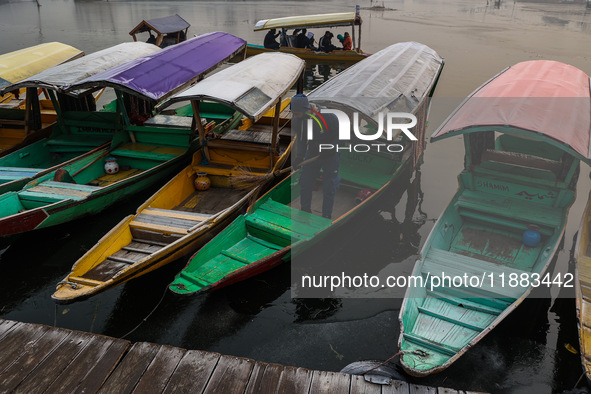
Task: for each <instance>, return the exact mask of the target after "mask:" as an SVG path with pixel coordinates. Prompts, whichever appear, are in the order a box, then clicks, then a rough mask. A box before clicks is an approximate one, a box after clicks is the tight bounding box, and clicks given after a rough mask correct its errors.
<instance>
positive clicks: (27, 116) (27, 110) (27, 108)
mask: <svg viewBox="0 0 591 394" xmlns="http://www.w3.org/2000/svg"><path fill="white" fill-rule="evenodd" d="M30 93H31V88H27V93H26V95H27V96H26V97H25V135H29V128H30V123H31V115H32V114H31V110H32V108H31V97H30V96H31V94H30Z"/></svg>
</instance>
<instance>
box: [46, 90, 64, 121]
mask: <svg viewBox="0 0 591 394" xmlns="http://www.w3.org/2000/svg"><path fill="white" fill-rule="evenodd" d="M47 94H48V96H49V99H50V100H51V104H52V105H53V109H54V110H55V114H56V115H57V124H59V125H60V127H62V128H63V127H65V124H64V118H63V117H62V108H61V107H60V104H59V101H58V100H57V97H56V95H55V92H54V91H53V90H49V89H48V90H47Z"/></svg>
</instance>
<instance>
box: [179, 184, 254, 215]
mask: <svg viewBox="0 0 591 394" xmlns="http://www.w3.org/2000/svg"><path fill="white" fill-rule="evenodd" d="M248 192H249V190H240V189H226V188H221V187H212V188H210V189H209V190H205V191H199V190H198V191H196V192H194V193H193V194H191V195H190V196H189V197H187V198H186V199H185V200H184V201H183V202H182V203H180V204H179V205H177V206H176V207H174V208H173V209H174V210H177V211H185V212H199V213H205V214H216V213H218V212H220V211H222V210H224V209H226V208H228V207H230V206H232V205H234V204H235V203H237V202H238V201H239V200H240V199H241V198H242V197H244V196H245V195H246V194H247V193H248Z"/></svg>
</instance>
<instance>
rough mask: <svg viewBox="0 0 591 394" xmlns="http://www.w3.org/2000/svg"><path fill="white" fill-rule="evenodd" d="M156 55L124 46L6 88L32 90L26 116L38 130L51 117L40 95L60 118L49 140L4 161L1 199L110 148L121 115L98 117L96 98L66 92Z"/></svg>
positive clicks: (149, 48)
mask: <svg viewBox="0 0 591 394" xmlns="http://www.w3.org/2000/svg"><path fill="white" fill-rule="evenodd" d="M157 51H160V48H158V47H156V46H155V45H151V44H146V43H142V42H135V43H124V44H119V45H115V46H113V47H110V48H106V49H103V50H101V51H98V52H94V53H91V54H90V55H87V56H84V57H81V58H78V59H76V60H72V61H70V62H68V63H64V64H60V65H57V66H54V67H51V68H48V69H47V70H44V71H42V72H40V73H38V74H35V75H32V76H30V77H28V78H26V79H24V80H22V81H19V82H17V83H15V84H13V85H10V86H5V87H4V88H3V91H5V92H8V91H14V90H18V89H26V90H27V96H28V97H29V101H30V105H28V106H27V107H26V109H25V110H21V111H22V112H25V114H23V118H25V119H28V120H29V123H30V124H39V123H40V122H42V120H43V118H44V117H46V116H47V112H48V111H47V110H46V109H44V106H43V105H41V102H40V100H39V97H38V96H37V91H38V89H44V91H45V92H47V94H49V98H50V99H51V102H52V103H53V107H52V109H54V111H53V110H52V111H50V112H52V113H53V116H56V117H57V123H56V124H55V125H54V126H53V131H52V132H51V134H50V135H49V136H47V134H49V133H47V134H46V135H44V136H43V137H44V138H37V139H36V142H33V143H30V144H29V145H27V146H25V147H21V149H18V150H16V151H14V152H12V153H9V154H7V155H5V156H4V157H1V158H0V194H2V193H5V192H8V191H17V190H21V189H22V188H23V186H24V185H26V184H27V183H28V182H30V181H31V180H33V179H35V178H38V177H40V176H43V175H45V174H48V173H50V172H52V171H55V170H57V169H58V168H59V167H60V166H62V165H67V164H68V163H69V162H71V161H72V160H74V159H76V158H78V157H81V156H83V155H85V154H89V152H91V151H93V150H94V149H97V148H98V147H99V146H102V145H105V144H109V143H110V142H111V139H112V138H113V135H114V134H115V133H116V132H117V131H118V130H121V129H122V128H123V120H122V118H121V115H120V114H119V113H117V112H116V111H113V112H111V113H96V112H93V109H94V107H95V97H94V96H93V95H91V94H87V95H84V96H82V97H80V98H74V97H69V96H66V95H65V94H63V92H64V91H65V89H67V88H68V87H69V86H70V85H72V84H75V83H78V82H81V81H83V80H84V79H86V78H88V77H90V76H92V75H95V74H98V73H99V72H102V71H105V70H108V69H110V68H113V67H116V66H118V65H121V64H124V63H127V62H129V61H131V60H134V59H137V58H139V57H142V56H146V55H149V54H153V53H155V52H157ZM45 101H48V100H45ZM55 121H56V120H55V119H52V122H55ZM29 126H30V125H29ZM33 128H34V127H33ZM28 142H32V141H28ZM105 146H108V145H105Z"/></svg>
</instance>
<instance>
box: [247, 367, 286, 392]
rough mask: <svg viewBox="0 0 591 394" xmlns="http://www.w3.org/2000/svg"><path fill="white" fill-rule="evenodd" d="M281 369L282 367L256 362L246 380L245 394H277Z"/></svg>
mask: <svg viewBox="0 0 591 394" xmlns="http://www.w3.org/2000/svg"><path fill="white" fill-rule="evenodd" d="M283 369H284V367H283V365H279V364H267V363H263V362H260V361H257V362H256V364H255V365H254V368H253V370H252V373H251V375H250V379H249V380H248V385H247V386H246V394H259V393H275V392H277V387H278V386H279V380H280V379H281V373H282V372H283Z"/></svg>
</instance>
